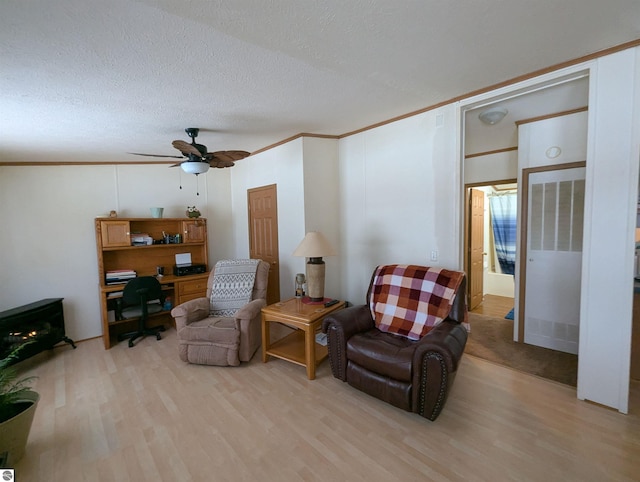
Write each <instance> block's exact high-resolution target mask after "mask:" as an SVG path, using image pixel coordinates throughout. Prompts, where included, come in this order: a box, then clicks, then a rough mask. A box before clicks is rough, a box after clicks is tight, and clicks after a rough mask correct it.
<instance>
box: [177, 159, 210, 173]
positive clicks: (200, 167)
mask: <svg viewBox="0 0 640 482" xmlns="http://www.w3.org/2000/svg"><path fill="white" fill-rule="evenodd" d="M180 167H181V168H182V170H183V171H184V172H186V173H187V174H196V175H198V174H204V173H205V172H207V171H208V170H209V163H208V162H206V161H184V162H182V163H181V164H180Z"/></svg>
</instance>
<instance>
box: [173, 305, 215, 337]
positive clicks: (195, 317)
mask: <svg viewBox="0 0 640 482" xmlns="http://www.w3.org/2000/svg"><path fill="white" fill-rule="evenodd" d="M171 316H173V318H174V319H175V320H176V330H180V329H181V328H183V327H185V326H187V325H188V324H190V323H193V322H194V321H200V320H202V319H204V318H206V317H207V316H209V299H208V298H204V297H203V298H196V299H195V300H189V301H186V302H184V303H182V304H180V305H178V306H176V307H175V308H174V309H172V310H171Z"/></svg>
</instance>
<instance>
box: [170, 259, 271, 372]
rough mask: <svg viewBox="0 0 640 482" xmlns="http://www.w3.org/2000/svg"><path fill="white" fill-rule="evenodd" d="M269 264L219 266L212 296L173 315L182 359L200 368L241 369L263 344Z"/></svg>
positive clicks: (237, 262) (225, 262)
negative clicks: (262, 334)
mask: <svg viewBox="0 0 640 482" xmlns="http://www.w3.org/2000/svg"><path fill="white" fill-rule="evenodd" d="M268 278H269V263H267V262H265V261H261V260H249V259H245V260H223V261H218V262H217V263H216V266H215V268H214V270H213V271H212V272H211V273H210V275H209V279H208V281H207V295H206V297H204V298H197V299H194V300H191V301H187V302H186V303H182V304H181V305H178V306H176V307H175V308H174V309H173V310H171V315H172V316H173V317H174V319H175V322H176V330H177V332H178V354H179V356H180V359H181V360H183V361H185V362H189V363H195V364H200V365H218V366H238V365H239V364H240V362H243V361H245V362H246V361H249V360H251V358H252V357H253V355H254V354H255V352H256V350H257V349H258V347H259V346H260V342H261V326H260V314H261V309H262V307H263V306H265V305H266V297H267V282H268Z"/></svg>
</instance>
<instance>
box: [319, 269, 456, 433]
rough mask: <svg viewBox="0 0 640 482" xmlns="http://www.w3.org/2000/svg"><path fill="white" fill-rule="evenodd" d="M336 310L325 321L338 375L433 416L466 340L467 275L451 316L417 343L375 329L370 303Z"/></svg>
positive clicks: (385, 398)
mask: <svg viewBox="0 0 640 482" xmlns="http://www.w3.org/2000/svg"><path fill="white" fill-rule="evenodd" d="M375 273H376V272H375V271H374V276H373V277H372V279H371V284H370V286H369V290H368V293H367V298H366V300H367V304H365V305H360V306H352V307H350V308H346V309H344V310H341V311H337V312H335V313H332V314H331V315H329V316H328V317H326V318H325V319H324V321H323V323H322V330H323V332H324V333H326V334H327V340H328V348H329V361H330V363H331V371H332V373H333V376H334V377H336V378H339V379H340V380H342V381H344V382H347V383H349V385H351V386H353V387H354V388H357V389H359V390H362V391H363V392H365V393H367V394H369V395H371V396H374V397H376V398H379V399H380V400H383V401H385V402H388V403H390V404H391V405H394V406H396V407H399V408H402V409H404V410H407V411H409V412H415V413H418V414H419V415H422V416H423V417H425V418H427V419H429V420H435V419H436V418H437V417H438V415H439V414H440V412H441V411H442V408H443V407H444V404H445V401H446V400H447V395H448V394H449V390H450V389H451V386H452V384H453V381H454V379H455V376H456V373H457V370H458V365H459V363H460V359H461V358H462V353H463V351H464V347H465V345H466V342H467V330H466V328H465V327H464V325H462V324H461V322H463V321H465V320H466V313H467V307H466V302H465V292H466V287H465V286H466V281H465V278H464V274H462V281H461V282H460V284H459V286H458V289H457V291H456V292H455V293H456V294H455V298H454V299H453V304H452V306H451V310H450V312H449V314H448V316H447V317H446V318H445V319H444V320H443V321H442V322H440V323H439V324H437V325H436V326H435V327H433V328H432V329H431V331H429V332H428V333H427V334H426V335H424V336H423V337H422V338H420V339H419V340H417V341H413V340H410V339H408V338H405V337H403V336H399V335H397V334H393V333H386V332H382V331H380V330H378V329H377V328H376V324H375V320H374V317H373V315H372V312H371V308H370V301H371V297H372V296H376V295H375V294H374V295H372V287H373V283H374V277H375Z"/></svg>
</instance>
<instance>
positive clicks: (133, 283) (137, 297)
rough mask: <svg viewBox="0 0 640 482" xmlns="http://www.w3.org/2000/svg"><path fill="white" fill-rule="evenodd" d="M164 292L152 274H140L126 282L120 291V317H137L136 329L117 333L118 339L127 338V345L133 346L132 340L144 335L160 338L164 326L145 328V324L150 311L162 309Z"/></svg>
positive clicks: (154, 311) (156, 311)
mask: <svg viewBox="0 0 640 482" xmlns="http://www.w3.org/2000/svg"><path fill="white" fill-rule="evenodd" d="M163 303H164V294H163V293H162V287H161V286H160V283H159V282H158V280H157V279H156V278H154V277H153V276H140V277H138V278H133V279H131V280H129V281H128V282H127V284H126V285H125V287H124V290H123V291H122V300H121V308H120V310H119V311H120V313H119V314H120V316H121V317H122V319H127V318H134V317H136V316H137V317H139V320H138V329H137V330H136V331H132V332H130V333H122V334H120V335H118V340H120V341H122V340H126V339H127V338H128V339H129V347H132V346H133V342H134V340H136V339H137V338H140V337H143V336H145V335H155V336H156V339H158V340H160V339H161V337H160V332H161V331H164V326H163V325H159V326H154V327H152V328H147V327H146V326H145V325H146V323H147V319H148V317H149V314H150V313H158V312H159V311H162V304H163Z"/></svg>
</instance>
